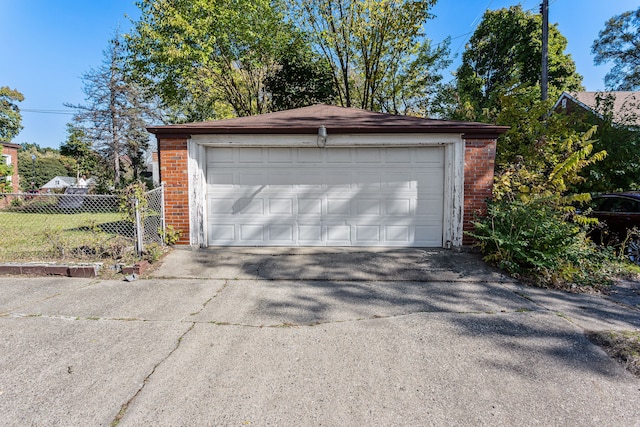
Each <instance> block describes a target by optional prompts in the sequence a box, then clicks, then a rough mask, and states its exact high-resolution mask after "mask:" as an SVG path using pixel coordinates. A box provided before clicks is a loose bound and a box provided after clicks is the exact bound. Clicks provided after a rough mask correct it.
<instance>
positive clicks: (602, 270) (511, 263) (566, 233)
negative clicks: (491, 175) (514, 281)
mask: <svg viewBox="0 0 640 427" xmlns="http://www.w3.org/2000/svg"><path fill="white" fill-rule="evenodd" d="M548 203H549V202H548V200H544V199H538V200H535V201H530V202H523V201H507V200H504V199H503V200H499V201H494V202H491V203H489V206H488V212H487V215H486V216H485V217H484V218H482V219H480V220H478V221H476V222H475V223H474V225H475V231H474V232H472V233H469V234H470V235H471V236H473V237H474V238H475V239H476V242H477V245H478V246H479V247H480V249H481V251H482V253H483V254H485V260H486V261H489V262H492V263H494V264H495V265H497V266H499V267H500V268H503V269H505V270H507V271H508V272H509V273H510V274H512V275H513V276H515V277H521V278H528V279H530V280H533V281H535V282H537V284H540V285H552V286H557V287H565V286H567V285H571V284H580V285H590V286H597V285H599V284H607V283H609V280H610V273H611V272H610V271H609V270H608V268H607V264H608V263H609V261H610V260H612V254H611V253H609V251H607V250H606V249H601V248H598V247H596V246H595V245H594V244H592V243H591V242H590V241H589V240H588V239H587V237H586V227H585V226H582V225H579V224H577V223H575V222H572V221H570V220H569V219H568V218H567V217H566V216H565V215H563V214H562V213H561V212H560V211H559V210H558V209H557V208H556V207H554V206H551V205H549V204H548Z"/></svg>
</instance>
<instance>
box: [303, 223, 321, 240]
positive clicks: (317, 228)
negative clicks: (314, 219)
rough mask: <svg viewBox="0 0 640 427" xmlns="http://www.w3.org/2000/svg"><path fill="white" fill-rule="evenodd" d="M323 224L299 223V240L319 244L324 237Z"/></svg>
mask: <svg viewBox="0 0 640 427" xmlns="http://www.w3.org/2000/svg"><path fill="white" fill-rule="evenodd" d="M322 228H323V227H322V225H319V224H317V223H315V224H298V240H299V241H300V242H301V243H304V244H307V245H309V244H313V245H319V244H322V243H323V241H324V239H323V237H322Z"/></svg>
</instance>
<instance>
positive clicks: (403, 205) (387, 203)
mask: <svg viewBox="0 0 640 427" xmlns="http://www.w3.org/2000/svg"><path fill="white" fill-rule="evenodd" d="M411 201H412V199H410V198H406V199H398V198H395V199H387V200H384V202H383V203H384V213H385V214H386V215H387V216H401V217H409V216H412V215H413V209H411V205H412V203H411ZM414 205H415V204H414Z"/></svg>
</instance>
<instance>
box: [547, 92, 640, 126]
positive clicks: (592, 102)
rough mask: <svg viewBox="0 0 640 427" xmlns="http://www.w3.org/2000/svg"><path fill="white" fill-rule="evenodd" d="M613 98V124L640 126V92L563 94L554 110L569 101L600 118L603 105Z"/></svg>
mask: <svg viewBox="0 0 640 427" xmlns="http://www.w3.org/2000/svg"><path fill="white" fill-rule="evenodd" d="M608 97H612V98H613V99H612V101H613V105H612V114H613V122H614V123H616V124H619V125H636V126H638V125H640V92H622V91H613V92H563V93H562V95H560V98H559V99H558V102H556V105H555V107H554V108H558V106H560V105H562V104H561V103H562V100H563V99H569V100H571V101H572V102H573V103H575V104H576V105H579V106H580V107H582V108H584V109H585V110H587V111H591V112H592V113H594V114H596V115H598V116H600V115H601V112H602V108H603V104H605V103H606V102H607V100H608V99H607V98H608Z"/></svg>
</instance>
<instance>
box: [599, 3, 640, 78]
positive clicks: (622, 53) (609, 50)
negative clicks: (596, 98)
mask: <svg viewBox="0 0 640 427" xmlns="http://www.w3.org/2000/svg"><path fill="white" fill-rule="evenodd" d="M591 52H592V53H593V54H594V55H595V57H594V58H593V61H594V63H595V64H596V65H601V64H605V63H608V62H613V68H612V69H611V71H609V73H607V75H606V76H605V83H606V85H607V88H609V89H612V90H637V89H638V88H640V8H638V9H637V10H635V11H633V10H631V11H628V12H625V13H623V14H621V15H618V16H614V17H613V18H611V19H609V20H608V21H607V22H606V23H605V27H604V29H603V30H602V31H600V33H598V39H597V40H595V41H594V42H593V45H592V46H591Z"/></svg>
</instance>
